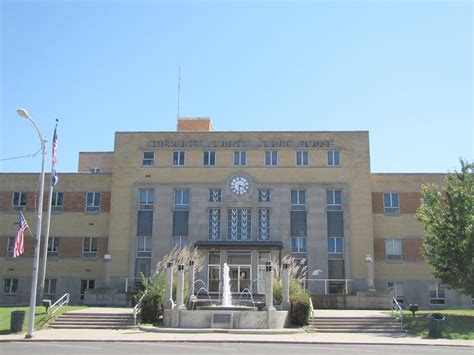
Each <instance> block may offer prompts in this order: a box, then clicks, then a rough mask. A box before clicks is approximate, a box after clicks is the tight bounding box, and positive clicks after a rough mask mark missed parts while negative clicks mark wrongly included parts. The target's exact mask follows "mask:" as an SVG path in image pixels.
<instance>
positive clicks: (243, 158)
mask: <svg viewBox="0 0 474 355" xmlns="http://www.w3.org/2000/svg"><path fill="white" fill-rule="evenodd" d="M234 165H235V166H245V165H247V152H246V151H245V150H239V151H235V152H234Z"/></svg>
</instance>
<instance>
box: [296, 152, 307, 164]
mask: <svg viewBox="0 0 474 355" xmlns="http://www.w3.org/2000/svg"><path fill="white" fill-rule="evenodd" d="M308 155H309V153H308V151H306V150H298V151H296V165H297V166H308V161H309V159H308Z"/></svg>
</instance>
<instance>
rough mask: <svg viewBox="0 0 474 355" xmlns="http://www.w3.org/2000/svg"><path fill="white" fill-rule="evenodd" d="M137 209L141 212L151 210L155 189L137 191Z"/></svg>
mask: <svg viewBox="0 0 474 355" xmlns="http://www.w3.org/2000/svg"><path fill="white" fill-rule="evenodd" d="M138 199H139V201H138V204H139V206H138V208H139V209H141V210H152V209H153V205H154V203H155V189H151V188H146V189H139V190H138Z"/></svg>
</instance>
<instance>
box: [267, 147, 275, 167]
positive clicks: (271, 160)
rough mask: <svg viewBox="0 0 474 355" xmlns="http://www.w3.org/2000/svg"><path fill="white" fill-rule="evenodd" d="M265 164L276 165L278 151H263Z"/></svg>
mask: <svg viewBox="0 0 474 355" xmlns="http://www.w3.org/2000/svg"><path fill="white" fill-rule="evenodd" d="M265 165H266V166H276V165H278V152H277V151H276V150H267V151H266V152H265Z"/></svg>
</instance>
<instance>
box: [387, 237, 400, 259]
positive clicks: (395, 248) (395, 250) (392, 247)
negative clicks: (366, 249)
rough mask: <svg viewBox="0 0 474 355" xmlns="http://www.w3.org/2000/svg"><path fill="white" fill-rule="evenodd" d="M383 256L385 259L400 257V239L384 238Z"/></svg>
mask: <svg viewBox="0 0 474 355" xmlns="http://www.w3.org/2000/svg"><path fill="white" fill-rule="evenodd" d="M385 256H386V258H387V260H401V259H402V240H401V239H385Z"/></svg>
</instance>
